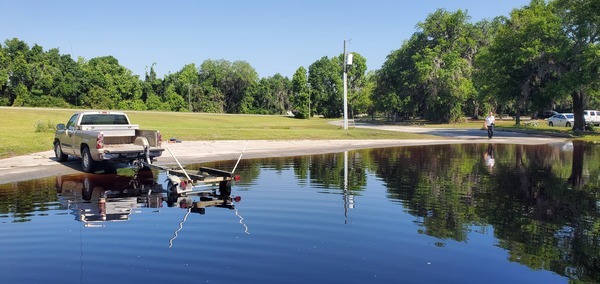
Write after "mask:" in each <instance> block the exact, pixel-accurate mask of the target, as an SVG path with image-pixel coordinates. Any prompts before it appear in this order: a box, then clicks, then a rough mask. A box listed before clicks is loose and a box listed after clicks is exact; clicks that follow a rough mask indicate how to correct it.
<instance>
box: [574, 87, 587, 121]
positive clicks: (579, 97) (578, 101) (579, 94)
mask: <svg viewBox="0 0 600 284" xmlns="http://www.w3.org/2000/svg"><path fill="white" fill-rule="evenodd" d="M583 97H584V94H583V91H581V90H577V91H574V92H572V93H571V98H572V99H573V114H574V115H575V122H574V123H573V130H574V131H575V130H579V131H583V130H584V129H585V122H584V119H583Z"/></svg>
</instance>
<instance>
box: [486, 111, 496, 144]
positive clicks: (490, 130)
mask: <svg viewBox="0 0 600 284" xmlns="http://www.w3.org/2000/svg"><path fill="white" fill-rule="evenodd" d="M495 122H496V119H495V118H494V115H493V114H492V112H491V111H490V114H489V115H488V116H487V117H486V118H485V126H486V128H487V134H488V138H490V139H492V136H494V123H495Z"/></svg>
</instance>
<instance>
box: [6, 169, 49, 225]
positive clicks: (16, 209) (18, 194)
mask: <svg viewBox="0 0 600 284" xmlns="http://www.w3.org/2000/svg"><path fill="white" fill-rule="evenodd" d="M54 180H55V178H54V177H50V178H43V179H36V180H30V181H23V182H15V183H8V184H3V185H0V220H1V219H4V218H5V217H9V218H11V219H12V220H11V221H12V222H28V221H31V217H32V216H33V215H32V212H37V213H36V215H38V216H43V215H44V214H43V213H39V212H40V211H49V210H51V209H52V208H54V207H58V197H57V196H56V189H55V186H54Z"/></svg>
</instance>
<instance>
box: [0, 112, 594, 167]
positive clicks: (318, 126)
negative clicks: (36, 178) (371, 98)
mask: <svg viewBox="0 0 600 284" xmlns="http://www.w3.org/2000/svg"><path fill="white" fill-rule="evenodd" d="M76 111H82V110H73V109H50V108H13V107H0V122H1V124H2V126H0V159H2V158H8V157H13V156H18V155H24V154H29V153H35V152H40V151H46V150H51V149H52V139H53V137H54V130H55V127H56V124H58V123H66V122H67V120H68V119H69V118H70V117H71V115H72V114H73V113H75V112H76ZM126 113H127V114H128V115H129V118H130V119H131V121H132V123H134V124H139V125H140V128H142V129H157V130H159V131H160V132H161V133H162V136H163V140H168V139H170V138H176V139H178V140H184V141H185V140H188V141H189V140H293V139H315V140H321V139H322V140H324V139H333V140H336V139H431V138H432V136H429V135H420V134H411V133H401V132H392V131H379V130H372V129H362V128H352V127H351V126H350V128H349V129H348V130H347V131H344V130H342V129H341V125H337V124H331V123H330V122H334V121H340V119H323V118H313V119H295V118H291V117H287V116H272V115H242V114H236V115H231V114H207V113H181V112H154V111H126ZM528 122H529V123H528ZM530 122H536V123H530ZM415 124H418V125H419V126H424V127H452V128H479V127H481V126H482V124H483V122H482V121H468V122H463V123H457V124H428V123H422V122H419V123H415ZM496 125H497V126H498V127H505V128H520V129H529V130H537V131H552V132H565V133H572V132H571V130H570V129H569V128H567V127H549V126H547V125H546V123H545V121H543V120H539V121H524V122H523V125H520V126H516V125H515V124H514V121H512V120H496ZM438 138H439V137H438ZM578 139H582V140H586V141H592V142H599V141H600V136H599V135H598V133H597V132H588V133H587V134H585V135H583V136H580V137H578Z"/></svg>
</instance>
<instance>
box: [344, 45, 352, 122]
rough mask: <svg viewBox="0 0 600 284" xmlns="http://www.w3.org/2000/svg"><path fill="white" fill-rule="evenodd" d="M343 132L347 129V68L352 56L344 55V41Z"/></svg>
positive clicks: (350, 63)
mask: <svg viewBox="0 0 600 284" xmlns="http://www.w3.org/2000/svg"><path fill="white" fill-rule="evenodd" d="M343 64H344V130H347V129H348V67H347V65H352V54H347V53H346V40H344V63H343Z"/></svg>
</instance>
